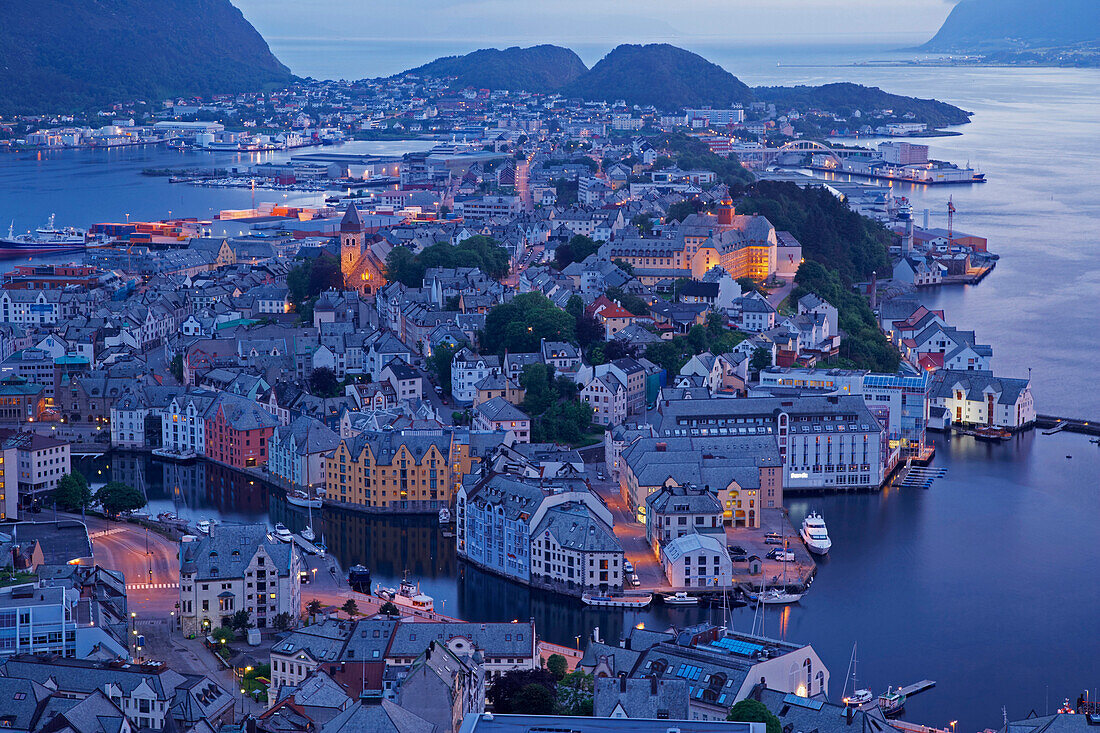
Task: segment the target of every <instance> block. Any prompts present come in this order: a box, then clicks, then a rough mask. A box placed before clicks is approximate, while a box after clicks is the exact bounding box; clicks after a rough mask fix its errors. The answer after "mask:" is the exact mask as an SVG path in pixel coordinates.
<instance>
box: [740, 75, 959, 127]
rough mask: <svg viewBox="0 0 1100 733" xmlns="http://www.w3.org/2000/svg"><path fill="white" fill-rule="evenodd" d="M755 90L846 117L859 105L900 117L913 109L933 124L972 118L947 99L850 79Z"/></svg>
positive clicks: (766, 97)
mask: <svg viewBox="0 0 1100 733" xmlns="http://www.w3.org/2000/svg"><path fill="white" fill-rule="evenodd" d="M753 91H754V92H755V93H756V97H757V99H760V100H761V101H764V102H774V103H775V104H776V105H777V106H779V107H781V108H784V109H786V108H787V107H794V108H796V109H801V110H807V109H822V110H826V111H828V112H835V113H838V114H842V115H844V116H845V117H847V116H848V115H849V114H850V113H851V111H852V110H856V109H858V110H862V111H863V112H870V111H871V110H875V109H892V110H893V111H894V113H895V114H896V115H897V116H898V117H901V116H902V115H904V114H906V113H908V112H911V113H913V114H914V115H916V118H915V119H916V120H918V121H920V122H925V123H927V124H928V126H929V127H944V126H945V125H962V124H965V123H967V122H969V121H970V113H969V112H966V111H965V110H962V109H959V108H958V107H956V106H955V105H953V104H948V103H947V102H940V101H939V100H936V99H919V98H917V97H905V96H902V95H900V94H890V93H889V92H884V91H883V90H881V89H879V88H878V87H865V86H863V85H861V84H852V83H849V82H839V83H835V84H824V85H822V86H818V87H807V86H797V87H756V88H755V89H754V90H753Z"/></svg>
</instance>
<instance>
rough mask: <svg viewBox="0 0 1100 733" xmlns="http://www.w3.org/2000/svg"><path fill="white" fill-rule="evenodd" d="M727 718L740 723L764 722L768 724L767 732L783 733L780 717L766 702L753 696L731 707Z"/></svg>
mask: <svg viewBox="0 0 1100 733" xmlns="http://www.w3.org/2000/svg"><path fill="white" fill-rule="evenodd" d="M726 720H728V721H732V722H738V723H764V724H766V726H767V728H766V730H767V733H783V725H782V724H781V723H780V722H779V718H777V717H775V715H774V714H772V712H771V711H770V710H768V708H767V707H765V706H764V703H762V702H760V701H759V700H753V699H751V698H746V699H745V700H742V701H741V702H739V703H737V704H736V705H734V706H733V707H732V708H730V711H729V713H728V714H727V715H726Z"/></svg>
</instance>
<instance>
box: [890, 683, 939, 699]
mask: <svg viewBox="0 0 1100 733" xmlns="http://www.w3.org/2000/svg"><path fill="white" fill-rule="evenodd" d="M935 686H936V681H935V680H921V681H920V682H914V683H913V684H911V685H906V686H905V687H899V688H898V689H897V692H900V693H901V694H902V695H905V696H906V697H912V696H913V695H916V694H917V693H918V692H924V691H925V690H931V689H932V688H933V687H935Z"/></svg>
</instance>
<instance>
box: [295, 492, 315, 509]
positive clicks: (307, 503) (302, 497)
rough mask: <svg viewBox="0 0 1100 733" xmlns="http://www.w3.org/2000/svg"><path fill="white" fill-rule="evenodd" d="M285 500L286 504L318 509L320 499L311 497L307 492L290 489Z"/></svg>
mask: <svg viewBox="0 0 1100 733" xmlns="http://www.w3.org/2000/svg"><path fill="white" fill-rule="evenodd" d="M286 501H287V503H288V504H293V505H294V506H300V507H309V508H310V509H320V508H321V500H320V499H311V498H310V497H309V494H307V493H306V492H304V491H292V492H290V493H289V494H287V495H286Z"/></svg>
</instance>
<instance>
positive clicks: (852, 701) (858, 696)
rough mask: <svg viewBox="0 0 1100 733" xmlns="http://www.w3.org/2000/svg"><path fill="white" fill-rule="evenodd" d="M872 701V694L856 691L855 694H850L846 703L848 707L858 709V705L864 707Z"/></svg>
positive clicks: (867, 691) (865, 691) (868, 691)
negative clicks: (851, 706)
mask: <svg viewBox="0 0 1100 733" xmlns="http://www.w3.org/2000/svg"><path fill="white" fill-rule="evenodd" d="M874 699H875V695H874V693H873V692H871V691H870V690H866V689H864V690H856V691H855V692H853V693H852V694H851V696H850V697H848V698H847V699H846V702H847V703H848V704H849V705H853V706H855V707H859V706H860V705H866V704H867V703H869V702H871V701H872V700H874Z"/></svg>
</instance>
